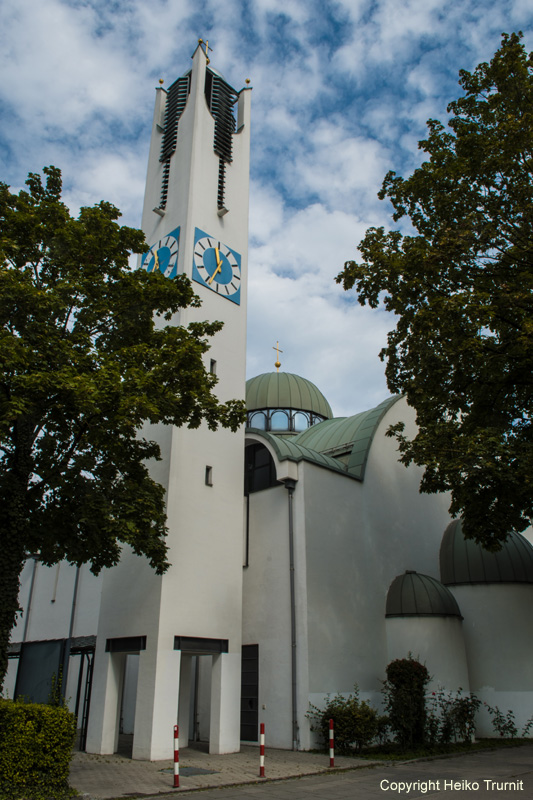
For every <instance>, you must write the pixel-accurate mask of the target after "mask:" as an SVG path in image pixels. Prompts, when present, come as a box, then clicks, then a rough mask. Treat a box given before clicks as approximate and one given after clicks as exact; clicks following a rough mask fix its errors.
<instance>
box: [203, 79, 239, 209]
mask: <svg viewBox="0 0 533 800" xmlns="http://www.w3.org/2000/svg"><path fill="white" fill-rule="evenodd" d="M205 98H206V100H207V104H208V106H209V110H210V111H211V113H212V115H213V117H214V119H215V140H214V143H213V150H214V151H215V153H216V154H217V156H218V157H219V158H220V163H219V170H218V190H217V205H218V208H223V206H224V190H225V181H226V164H231V162H232V161H233V152H232V147H233V134H234V133H235V128H236V122H235V114H234V111H233V106H234V105H235V103H236V102H237V100H238V98H239V95H238V94H237V92H236V91H235V89H232V87H231V86H230V85H229V84H228V83H226V81H225V80H223V78H221V77H220V76H219V75H215V73H214V72H211V70H210V69H208V70H207V71H206V75H205Z"/></svg>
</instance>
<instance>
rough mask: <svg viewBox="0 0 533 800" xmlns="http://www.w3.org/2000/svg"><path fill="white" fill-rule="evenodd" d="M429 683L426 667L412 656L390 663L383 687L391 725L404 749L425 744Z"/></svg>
mask: <svg viewBox="0 0 533 800" xmlns="http://www.w3.org/2000/svg"><path fill="white" fill-rule="evenodd" d="M429 681H430V675H429V672H428V671H427V669H426V667H425V666H424V665H423V664H420V663H419V662H418V661H416V660H415V659H414V658H413V657H412V656H411V654H409V657H408V658H399V659H397V660H396V661H391V663H390V664H389V665H388V667H387V680H386V681H385V682H384V684H383V694H384V696H385V708H386V710H387V712H388V716H389V725H390V728H391V731H392V733H393V734H394V736H395V738H396V741H397V742H398V744H399V745H400V746H401V747H416V746H417V745H421V744H423V743H424V739H425V728H426V698H425V690H426V686H427V684H428V683H429Z"/></svg>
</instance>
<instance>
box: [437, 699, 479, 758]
mask: <svg viewBox="0 0 533 800" xmlns="http://www.w3.org/2000/svg"><path fill="white" fill-rule="evenodd" d="M480 705H481V700H479V699H478V698H477V697H476V695H475V694H471V693H468V694H463V690H462V689H459V690H458V691H457V692H445V691H444V690H443V689H438V690H437V691H435V692H431V695H428V697H427V706H428V708H427V712H426V739H427V742H428V744H437V743H438V744H448V743H450V742H458V741H462V742H465V743H466V742H471V741H472V739H473V737H474V732H475V729H476V713H477V710H478V708H479V707H480Z"/></svg>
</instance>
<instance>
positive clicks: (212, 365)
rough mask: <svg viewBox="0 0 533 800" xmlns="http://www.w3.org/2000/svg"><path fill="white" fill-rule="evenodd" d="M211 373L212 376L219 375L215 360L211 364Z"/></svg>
mask: <svg viewBox="0 0 533 800" xmlns="http://www.w3.org/2000/svg"><path fill="white" fill-rule="evenodd" d="M209 372H210V373H211V375H216V374H217V362H216V361H215V359H214V358H212V359H211V362H210V364H209Z"/></svg>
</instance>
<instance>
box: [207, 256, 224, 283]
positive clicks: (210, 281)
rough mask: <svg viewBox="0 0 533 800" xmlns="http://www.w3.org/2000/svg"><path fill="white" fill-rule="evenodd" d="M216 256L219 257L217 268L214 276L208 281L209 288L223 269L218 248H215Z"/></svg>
mask: <svg viewBox="0 0 533 800" xmlns="http://www.w3.org/2000/svg"><path fill="white" fill-rule="evenodd" d="M215 255H216V257H217V268H216V270H215V271H214V272H213V274H212V275H211V277H210V278H209V280H208V281H207V283H208V285H209V286H211V284H212V283H213V279H214V277H215V275H216V274H217V272H220V270H221V269H222V259H221V258H220V255H219V252H218V247H215Z"/></svg>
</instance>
